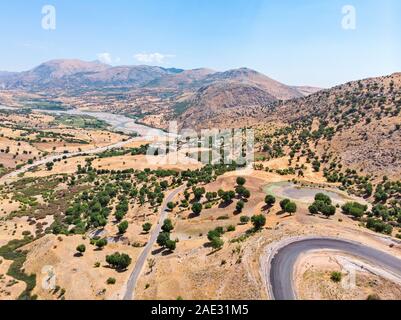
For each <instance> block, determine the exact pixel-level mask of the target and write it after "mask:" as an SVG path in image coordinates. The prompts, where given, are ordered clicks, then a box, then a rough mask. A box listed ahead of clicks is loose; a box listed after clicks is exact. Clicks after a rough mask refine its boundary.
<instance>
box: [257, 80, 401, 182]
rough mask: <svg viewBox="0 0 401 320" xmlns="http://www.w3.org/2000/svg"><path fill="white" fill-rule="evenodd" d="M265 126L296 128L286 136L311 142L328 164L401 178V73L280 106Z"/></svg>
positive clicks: (349, 84) (346, 85)
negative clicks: (338, 164)
mask: <svg viewBox="0 0 401 320" xmlns="http://www.w3.org/2000/svg"><path fill="white" fill-rule="evenodd" d="M264 121H265V122H266V123H269V122H278V121H284V122H285V123H287V124H288V125H290V126H291V130H290V131H289V132H290V133H289V132H286V133H285V134H284V135H294V136H295V137H296V139H298V140H299V141H305V139H306V138H308V141H309V144H310V147H311V148H313V149H316V151H317V152H318V154H319V155H320V156H321V157H323V158H325V159H326V161H332V160H333V161H334V160H335V161H336V162H338V163H341V165H343V166H344V167H347V168H353V169H356V170H358V171H362V172H364V173H366V174H370V173H373V174H376V175H378V176H380V175H381V174H383V175H388V176H392V177H399V176H401V130H400V127H401V73H396V74H393V75H390V76H386V77H379V78H371V79H365V80H361V81H356V82H350V83H347V84H344V85H341V86H338V87H335V88H332V89H329V90H324V91H321V92H318V93H316V94H313V95H311V96H308V97H306V98H300V99H295V100H291V101H287V102H279V103H277V104H275V105H274V107H273V109H272V111H271V114H270V115H268V116H267V119H266V120H264ZM296 139H295V140H296Z"/></svg>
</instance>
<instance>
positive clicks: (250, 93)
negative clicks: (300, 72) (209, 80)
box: [176, 81, 277, 129]
mask: <svg viewBox="0 0 401 320" xmlns="http://www.w3.org/2000/svg"><path fill="white" fill-rule="evenodd" d="M275 101H277V98H276V97H274V96H273V95H271V94H269V93H268V92H267V91H265V90H263V89H262V88H260V87H259V86H257V85H255V84H251V83H241V82H236V81H229V82H228V81H225V82H223V81H222V82H216V83H213V84H210V85H207V86H205V87H202V88H201V89H199V90H198V91H197V93H196V94H195V95H194V96H193V97H192V98H191V99H190V100H189V101H187V102H186V103H187V107H186V110H185V111H184V112H183V113H182V114H180V115H179V116H178V119H176V120H178V123H179V124H180V126H181V127H183V128H192V129H194V128H195V129H208V128H216V127H217V128H221V127H222V126H224V127H228V128H230V127H238V124H239V122H238V120H240V123H241V125H245V124H247V125H250V124H255V123H256V122H258V119H260V117H261V116H262V115H263V114H264V111H263V110H264V109H265V108H268V106H269V105H271V104H272V103H273V102H275Z"/></svg>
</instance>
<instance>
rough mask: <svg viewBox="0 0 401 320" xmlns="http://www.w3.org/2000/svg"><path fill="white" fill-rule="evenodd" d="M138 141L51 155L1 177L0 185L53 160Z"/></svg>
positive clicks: (105, 149) (99, 151)
mask: <svg viewBox="0 0 401 320" xmlns="http://www.w3.org/2000/svg"><path fill="white" fill-rule="evenodd" d="M139 139H141V138H132V139H129V140H126V141H120V142H117V143H114V144H111V145H108V146H104V147H99V148H95V149H91V150H86V151H80V152H71V153H63V154H57V155H51V156H48V157H46V158H43V159H40V160H37V161H35V162H34V163H32V164H28V165H26V166H23V167H22V168H20V169H18V170H15V171H12V172H10V173H8V174H6V175H4V176H2V177H1V178H0V185H1V184H4V183H5V182H7V181H8V180H9V179H12V178H15V177H17V176H18V175H20V174H22V173H26V172H27V171H29V170H31V169H33V168H36V167H39V166H41V165H44V164H46V163H48V162H53V161H55V160H62V159H65V158H67V159H68V158H73V157H79V156H84V155H93V154H98V153H102V152H105V151H109V150H112V149H118V148H122V147H124V146H125V145H127V144H130V143H131V142H134V141H137V140H139Z"/></svg>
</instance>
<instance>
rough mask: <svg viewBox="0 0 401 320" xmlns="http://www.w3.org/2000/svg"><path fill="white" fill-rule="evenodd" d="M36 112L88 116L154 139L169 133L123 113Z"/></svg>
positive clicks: (123, 130) (0, 106)
mask: <svg viewBox="0 0 401 320" xmlns="http://www.w3.org/2000/svg"><path fill="white" fill-rule="evenodd" d="M1 109H2V110H19V109H16V108H11V107H6V106H2V105H0V110H1ZM34 111H36V112H41V113H47V114H53V115H63V114H65V115H70V116H90V117H94V118H96V119H99V120H102V121H104V122H106V123H108V124H109V125H110V126H111V127H112V128H113V129H114V130H116V131H121V132H124V133H137V134H139V135H140V136H141V137H143V138H144V139H145V140H146V139H154V138H155V137H167V136H168V135H169V134H168V133H167V132H165V131H163V130H160V129H155V128H151V127H148V126H145V125H142V124H139V123H137V120H135V119H132V118H128V117H126V116H124V115H119V114H114V113H110V112H90V111H81V110H78V109H70V110H65V111H64V110H46V109H43V110H42V109H34Z"/></svg>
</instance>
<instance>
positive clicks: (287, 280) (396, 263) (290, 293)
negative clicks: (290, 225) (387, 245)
mask: <svg viewBox="0 0 401 320" xmlns="http://www.w3.org/2000/svg"><path fill="white" fill-rule="evenodd" d="M311 250H336V251H341V252H345V253H349V254H352V255H354V256H356V257H359V258H363V259H365V260H367V261H369V262H371V263H373V264H374V265H376V266H378V267H380V268H383V269H384V270H387V271H389V272H391V273H393V274H394V275H396V276H399V277H400V278H401V260H400V259H398V258H396V257H394V256H391V255H390V254H387V253H385V252H382V251H379V250H376V249H373V248H370V247H367V246H365V245H362V244H360V243H357V242H352V241H347V240H341V239H335V238H309V239H301V240H296V241H294V242H291V243H289V244H286V245H285V246H283V247H281V248H279V249H278V250H277V251H276V252H275V254H274V253H273V254H274V255H272V256H271V258H270V261H269V263H270V266H269V268H268V269H267V270H266V271H265V272H266V273H268V274H265V275H264V276H265V277H266V279H268V281H269V286H270V288H269V291H270V295H271V298H272V299H274V300H296V297H297V296H296V293H295V289H294V277H293V276H294V267H295V263H296V262H297V260H298V258H299V256H300V255H301V254H302V253H306V252H308V251H311Z"/></svg>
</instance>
